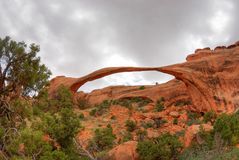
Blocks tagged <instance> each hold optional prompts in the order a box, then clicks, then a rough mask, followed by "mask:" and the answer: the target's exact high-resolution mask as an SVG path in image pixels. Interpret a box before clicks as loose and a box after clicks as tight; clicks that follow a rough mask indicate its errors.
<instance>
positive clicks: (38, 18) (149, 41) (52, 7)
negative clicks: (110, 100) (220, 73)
mask: <svg viewBox="0 0 239 160" xmlns="http://www.w3.org/2000/svg"><path fill="white" fill-rule="evenodd" d="M0 7H1V9H0V37H2V38H3V37H5V36H6V35H9V36H11V37H12V39H15V40H17V41H25V42H27V43H36V44H39V45H40V46H41V51H40V53H39V55H40V56H41V57H42V61H43V63H45V64H46V65H47V66H48V67H49V68H50V69H51V71H52V72H53V76H56V75H66V76H71V77H80V76H83V75H85V74H88V73H90V72H92V71H94V70H97V69H100V68H103V67H109V66H163V65H169V64H174V63H179V62H183V61H184V60H185V57H186V56H187V55H188V54H190V53H193V52H194V50H195V49H197V48H201V47H208V46H209V47H211V48H213V47H215V46H217V45H228V44H231V43H233V42H235V41H237V40H239V29H238V28H239V17H238V15H239V1H238V0H200V1H199V0H180V1H179V0H0ZM170 78H172V77H170V76H168V75H165V74H162V73H157V72H148V73H124V74H115V75H111V76H108V77H105V78H102V79H100V80H96V81H94V82H90V83H87V84H86V85H85V86H83V87H82V89H83V90H85V91H89V90H92V89H97V88H101V87H104V86H107V85H139V84H154V83H155V82H165V81H167V80H169V79H170Z"/></svg>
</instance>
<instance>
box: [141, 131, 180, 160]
mask: <svg viewBox="0 0 239 160" xmlns="http://www.w3.org/2000/svg"><path fill="white" fill-rule="evenodd" d="M181 149H182V144H181V143H180V142H179V140H178V139H177V137H176V136H174V135H170V134H169V133H165V134H162V135H161V136H159V137H157V138H154V139H152V140H147V141H142V142H139V143H138V145H137V152H138V153H139V158H140V159H141V160H159V159H160V160H169V159H175V158H177V156H178V155H179V152H180V150H181Z"/></svg>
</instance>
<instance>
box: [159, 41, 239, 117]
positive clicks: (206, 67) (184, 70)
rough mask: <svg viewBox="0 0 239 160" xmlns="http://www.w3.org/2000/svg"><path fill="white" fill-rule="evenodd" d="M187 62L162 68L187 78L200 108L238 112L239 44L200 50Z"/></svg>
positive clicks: (179, 77)
mask: <svg viewBox="0 0 239 160" xmlns="http://www.w3.org/2000/svg"><path fill="white" fill-rule="evenodd" d="M187 60H188V61H187V62H185V63H181V64H176V65H171V66H166V67H162V68H160V69H159V70H160V71H162V72H164V73H168V74H171V75H174V76H175V77H176V78H177V79H179V80H181V81H183V82H184V84H185V85H186V87H187V91H188V94H189V95H190V96H191V98H192V103H193V105H194V109H195V110H196V111H198V112H205V111H210V110H214V111H216V112H228V113H231V112H234V111H235V110H237V108H238V107H239V47H238V46H236V45H231V46H229V47H227V48H226V49H225V48H223V49H216V50H208V49H206V50H200V51H197V52H196V53H195V54H193V55H189V56H188V57H187Z"/></svg>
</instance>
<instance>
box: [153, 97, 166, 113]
mask: <svg viewBox="0 0 239 160" xmlns="http://www.w3.org/2000/svg"><path fill="white" fill-rule="evenodd" d="M164 109H165V108H164V98H163V97H161V98H160V99H158V100H157V102H156V104H155V112H161V111H163V110H164Z"/></svg>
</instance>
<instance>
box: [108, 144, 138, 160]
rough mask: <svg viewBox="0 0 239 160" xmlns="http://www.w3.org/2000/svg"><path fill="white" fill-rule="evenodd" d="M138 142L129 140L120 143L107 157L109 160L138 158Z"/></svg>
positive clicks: (132, 159)
mask: <svg viewBox="0 0 239 160" xmlns="http://www.w3.org/2000/svg"><path fill="white" fill-rule="evenodd" d="M136 148H137V142H136V141H128V142H125V143H123V144H120V145H118V146H116V147H115V148H113V149H112V150H110V151H109V153H108V157H109V158H107V159H109V160H138V159H139V156H138V154H137V152H136Z"/></svg>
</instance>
